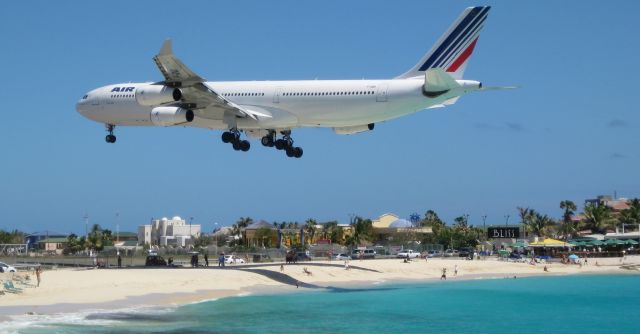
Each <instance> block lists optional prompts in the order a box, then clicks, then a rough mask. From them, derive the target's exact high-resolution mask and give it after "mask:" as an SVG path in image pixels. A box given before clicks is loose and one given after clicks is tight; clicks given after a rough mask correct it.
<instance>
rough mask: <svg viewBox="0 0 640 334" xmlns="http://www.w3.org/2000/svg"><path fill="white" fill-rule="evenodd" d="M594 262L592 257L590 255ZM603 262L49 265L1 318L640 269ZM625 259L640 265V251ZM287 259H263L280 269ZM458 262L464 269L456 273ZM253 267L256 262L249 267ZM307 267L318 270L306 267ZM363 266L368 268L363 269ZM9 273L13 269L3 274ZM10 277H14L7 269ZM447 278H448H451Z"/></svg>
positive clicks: (7, 299) (8, 298) (4, 305)
mask: <svg viewBox="0 0 640 334" xmlns="http://www.w3.org/2000/svg"><path fill="white" fill-rule="evenodd" d="M589 260H590V261H591V260H592V259H589ZM595 260H597V261H599V263H601V265H599V266H595V265H589V266H583V267H578V266H577V265H564V264H559V263H549V264H546V265H547V266H548V268H549V271H548V272H545V271H543V266H544V265H543V264H538V265H535V266H534V265H530V264H525V263H513V262H506V261H497V260H480V261H464V260H459V259H429V260H428V261H424V260H413V261H411V262H410V263H403V262H402V260H401V259H384V260H365V261H359V260H352V261H351V269H350V270H345V269H344V267H340V266H326V264H328V263H332V264H335V263H336V262H335V261H332V262H329V261H314V262H308V263H299V264H296V265H285V267H284V268H285V270H284V273H282V274H285V275H288V276H289V277H291V278H293V279H294V280H298V281H299V282H300V283H306V284H310V285H312V286H318V287H317V288H304V287H300V288H296V287H295V286H292V285H288V284H285V283H282V282H278V281H275V280H273V279H271V278H269V277H266V276H263V275H260V274H258V273H254V272H250V271H244V270H241V269H242V268H243V267H245V266H234V267H233V268H228V269H215V268H209V269H207V268H204V269H200V268H197V269H191V268H184V269H164V268H162V269H155V268H154V269H124V270H118V269H106V270H105V269H92V270H86V269H85V270H77V269H60V270H54V271H49V272H45V273H44V275H43V281H42V283H41V287H39V288H35V287H33V288H25V289H24V292H23V293H22V294H8V293H7V294H5V295H1V296H0V305H1V306H0V314H2V316H0V323H1V322H4V321H11V320H14V318H19V317H22V316H27V317H28V316H34V315H38V316H42V315H56V314H68V313H75V312H84V311H92V310H93V311H94V312H105V311H109V310H113V311H117V310H122V309H141V308H163V307H171V308H173V307H179V306H183V305H187V304H191V303H201V302H206V301H211V300H216V299H220V298H228V297H238V296H243V295H271V294H282V293H296V292H309V291H314V290H316V291H321V290H322V289H325V288H335V289H369V288H372V287H377V286H381V285H385V284H417V283H432V282H438V281H439V280H440V275H441V269H442V268H443V267H444V268H447V282H449V281H463V280H477V279H504V278H511V277H513V276H516V277H517V278H521V277H534V276H537V277H544V276H558V275H581V274H605V275H612V274H614V275H615V274H640V272H638V271H637V270H627V269H622V268H620V266H621V265H622V263H620V262H619V259H618V258H615V259H606V258H604V259H594V262H592V263H595ZM632 260H633V261H625V263H624V264H626V265H629V264H638V263H640V257H638V258H633V259H632ZM280 265H281V263H273V264H272V265H265V266H261V268H263V269H266V270H269V271H272V272H274V273H273V274H274V275H276V273H280ZM455 266H458V268H459V271H460V273H459V275H457V276H454V275H453V274H454V268H455ZM247 267H248V266H247ZM305 267H307V268H308V269H309V271H310V272H312V274H311V275H308V274H305V273H304V272H303V270H302V269H303V268H305ZM355 267H362V270H361V269H356V268H355ZM3 275H5V274H3ZM0 279H3V280H6V279H7V276H0ZM443 283H444V282H443Z"/></svg>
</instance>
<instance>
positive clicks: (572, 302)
mask: <svg viewBox="0 0 640 334" xmlns="http://www.w3.org/2000/svg"><path fill="white" fill-rule="evenodd" d="M639 306H640V276H639V275H614V276H611V275H607V276H605V275H598V276H558V277H530V278H518V279H513V278H511V279H484V280H472V281H448V282H440V281H438V282H432V283H425V284H410V285H379V286H371V288H369V289H362V290H330V291H324V290H323V291H314V292H302V293H294V294H286V295H266V296H245V297H233V298H225V299H220V300H216V301H210V302H204V303H198V304H191V305H186V306H182V307H178V308H168V309H140V310H125V311H111V312H93V313H88V314H70V315H69V314H68V315H61V316H47V317H41V318H35V320H34V318H33V317H31V318H29V320H28V322H26V321H27V320H24V319H22V320H18V319H17V320H16V321H14V322H9V323H5V324H3V325H6V326H4V330H5V331H9V332H18V333H87V332H89V333H345V332H360V333H405V332H407V333H409V332H411V333H496V332H497V333H500V332H504V333H507V332H509V333H545V332H546V333H603V332H605V333H612V332H620V333H631V332H635V333H640V317H638V315H637V312H638V309H639Z"/></svg>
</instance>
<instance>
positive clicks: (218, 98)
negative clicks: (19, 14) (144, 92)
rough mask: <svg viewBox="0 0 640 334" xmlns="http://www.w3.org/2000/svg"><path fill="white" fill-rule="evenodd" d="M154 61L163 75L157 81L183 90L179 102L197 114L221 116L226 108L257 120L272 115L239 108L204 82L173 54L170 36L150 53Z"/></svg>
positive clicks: (204, 116) (207, 116) (211, 117)
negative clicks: (162, 78) (155, 53)
mask: <svg viewBox="0 0 640 334" xmlns="http://www.w3.org/2000/svg"><path fill="white" fill-rule="evenodd" d="M153 61H154V62H155V63H156V65H157V66H158V69H159V70H160V72H162V75H163V76H164V79H165V81H164V82H161V83H159V84H163V85H166V86H169V87H176V88H179V89H180V91H181V92H182V102H183V103H184V104H186V106H187V107H188V108H190V109H192V110H193V112H194V113H195V114H196V115H197V116H199V117H202V118H209V119H222V118H223V117H224V114H225V112H227V111H228V112H231V113H232V114H235V115H236V116H239V117H243V118H244V117H249V118H252V119H253V120H256V121H258V120H259V118H260V117H262V118H270V117H271V116H270V115H267V114H264V113H260V112H254V111H251V110H248V109H246V108H242V107H240V106H238V105H237V104H235V103H233V102H231V101H229V100H227V99H225V98H224V96H222V95H220V94H218V93H217V92H216V91H215V90H214V89H213V88H211V87H210V86H209V85H207V83H206V81H205V79H203V78H202V77H200V76H199V75H197V74H196V73H194V72H193V71H191V70H190V69H189V68H188V67H187V66H186V65H185V64H183V63H182V61H180V59H178V58H177V57H176V56H175V55H174V54H173V51H172V48H171V40H170V39H167V40H166V41H164V44H162V48H160V52H159V53H158V54H157V55H156V56H155V57H153Z"/></svg>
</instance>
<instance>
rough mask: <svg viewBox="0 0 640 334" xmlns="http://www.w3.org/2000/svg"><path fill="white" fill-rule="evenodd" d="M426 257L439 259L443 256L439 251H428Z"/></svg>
mask: <svg viewBox="0 0 640 334" xmlns="http://www.w3.org/2000/svg"><path fill="white" fill-rule="evenodd" d="M427 256H428V257H441V256H443V253H442V252H441V251H437V250H430V251H429V252H428V255H427Z"/></svg>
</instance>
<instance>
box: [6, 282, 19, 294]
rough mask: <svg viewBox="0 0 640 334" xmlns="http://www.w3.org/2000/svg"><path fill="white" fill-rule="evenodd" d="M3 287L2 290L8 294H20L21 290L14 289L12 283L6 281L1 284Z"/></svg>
mask: <svg viewBox="0 0 640 334" xmlns="http://www.w3.org/2000/svg"><path fill="white" fill-rule="evenodd" d="M2 285H3V286H4V290H5V291H7V292H10V293H22V289H19V288H16V287H15V286H13V282H12V281H6V282H4V283H3V284H2Z"/></svg>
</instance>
